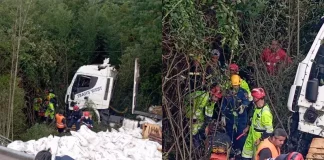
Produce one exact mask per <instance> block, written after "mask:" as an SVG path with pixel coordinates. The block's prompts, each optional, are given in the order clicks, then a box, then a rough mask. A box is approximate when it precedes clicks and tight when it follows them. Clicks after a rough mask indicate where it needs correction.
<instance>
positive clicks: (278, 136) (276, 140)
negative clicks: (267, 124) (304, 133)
mask: <svg viewBox="0 0 324 160" xmlns="http://www.w3.org/2000/svg"><path fill="white" fill-rule="evenodd" d="M286 138H287V133H286V131H285V130H284V129H282V128H278V129H275V130H274V132H273V133H272V135H271V136H270V137H269V138H266V139H264V140H263V141H262V142H261V143H260V145H259V146H258V150H257V152H256V155H255V160H265V159H268V158H277V157H278V156H279V155H280V148H281V147H282V145H283V144H284V143H285V140H286Z"/></svg>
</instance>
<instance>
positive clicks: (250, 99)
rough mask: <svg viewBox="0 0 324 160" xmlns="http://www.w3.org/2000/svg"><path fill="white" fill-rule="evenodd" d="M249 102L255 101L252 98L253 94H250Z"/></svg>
mask: <svg viewBox="0 0 324 160" xmlns="http://www.w3.org/2000/svg"><path fill="white" fill-rule="evenodd" d="M249 101H250V102H251V101H253V97H252V95H251V94H249Z"/></svg>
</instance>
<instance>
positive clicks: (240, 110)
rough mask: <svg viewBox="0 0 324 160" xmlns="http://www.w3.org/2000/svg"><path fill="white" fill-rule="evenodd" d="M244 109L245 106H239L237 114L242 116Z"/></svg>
mask: <svg viewBox="0 0 324 160" xmlns="http://www.w3.org/2000/svg"><path fill="white" fill-rule="evenodd" d="M245 108H246V106H244V105H240V106H239V107H238V109H237V110H238V114H242V113H243V112H244V109H245Z"/></svg>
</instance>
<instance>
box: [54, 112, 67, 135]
mask: <svg viewBox="0 0 324 160" xmlns="http://www.w3.org/2000/svg"><path fill="white" fill-rule="evenodd" d="M55 119H56V128H57V131H58V132H59V133H62V132H63V131H64V129H65V127H66V119H65V117H64V115H63V111H62V110H60V111H59V112H58V113H56V115H55Z"/></svg>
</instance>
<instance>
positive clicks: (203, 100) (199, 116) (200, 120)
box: [186, 91, 215, 148]
mask: <svg viewBox="0 0 324 160" xmlns="http://www.w3.org/2000/svg"><path fill="white" fill-rule="evenodd" d="M187 98H188V100H187V104H186V118H188V119H190V117H191V116H192V118H193V125H192V128H191V133H192V135H193V139H194V145H195V147H196V148H198V147H199V146H200V143H202V141H201V139H202V137H203V135H204V130H205V127H206V126H207V124H208V123H209V121H210V120H211V117H212V116H213V112H214V106H215V103H211V101H210V96H209V93H208V92H207V91H195V92H193V93H191V94H189V96H188V97H187ZM189 98H191V100H192V101H193V103H192V106H190V105H189V103H188V102H189V100H190V99H189Z"/></svg>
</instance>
